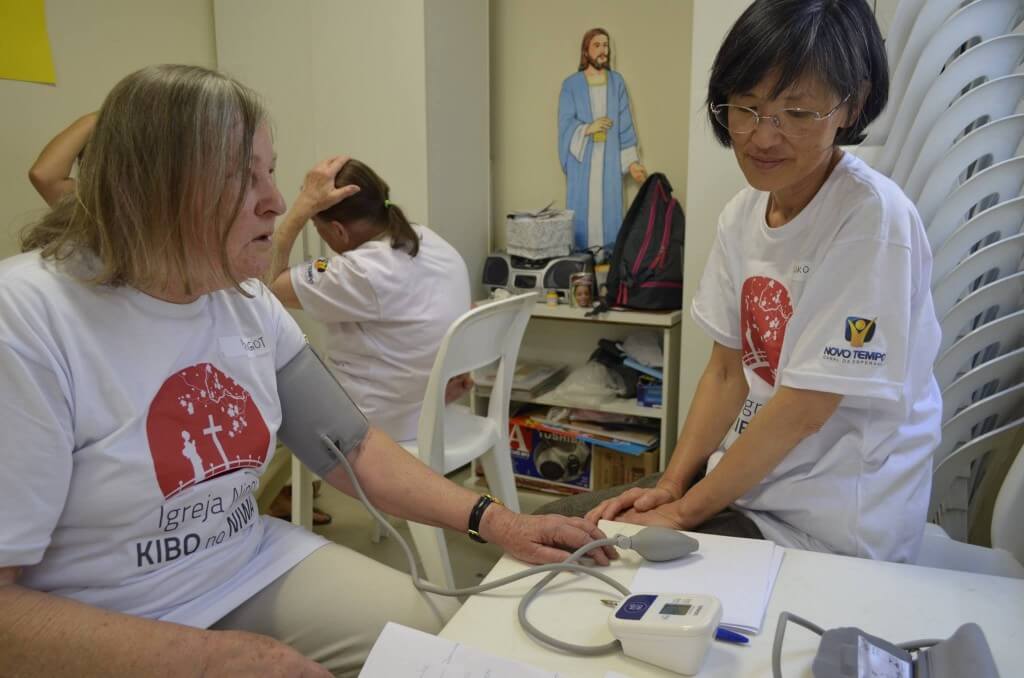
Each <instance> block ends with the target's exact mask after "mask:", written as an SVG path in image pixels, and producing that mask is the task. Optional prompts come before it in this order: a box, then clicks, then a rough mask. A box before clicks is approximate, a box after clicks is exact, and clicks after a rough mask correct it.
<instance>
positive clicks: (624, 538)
mask: <svg viewBox="0 0 1024 678" xmlns="http://www.w3.org/2000/svg"><path fill="white" fill-rule="evenodd" d="M320 439H321V440H322V441H323V442H324V444H326V445H327V446H328V447H329V448H331V449H332V450H334V452H335V453H337V458H338V459H339V460H340V461H341V464H342V467H343V468H344V469H345V473H346V475H348V479H349V480H350V481H351V482H352V487H353V489H355V491H356V495H357V496H358V497H359V500H360V501H361V502H362V503H363V506H365V507H366V510H367V511H369V513H370V515H371V516H373V518H374V520H376V521H377V522H378V523H380V525H381V526H382V527H383V528H384V530H385V531H386V532H387V533H388V534H389V535H391V536H392V537H393V538H394V539H395V541H396V542H397V543H398V545H399V546H401V547H402V551H404V552H405V558H406V560H407V561H408V562H409V572H410V576H411V577H412V582H413V585H414V586H415V587H416V588H417V589H419V590H420V591H424V592H426V593H433V594H436V595H439V596H469V595H474V594H477V593H484V592H485V591H491V590H493V589H496V588H499V587H502V586H505V585H507V584H511V583H512V582H516V581H519V580H520V579H524V578H526V577H530V576H533V575H535V574H538V573H540V572H548V573H549V574H548V576H546V577H544V579H542V580H541V581H539V582H538V583H537V584H536V585H534V586H533V588H531V589H530V590H529V592H527V594H526V595H525V596H523V598H522V600H521V601H520V602H519V609H518V616H519V623H520V624H522V626H523V629H524V630H525V631H526V632H527V633H529V634H530V635H531V636H533V637H534V638H536V639H537V640H540V641H541V642H544V643H547V644H548V645H551V646H553V647H556V648H559V649H562V650H567V651H569V652H574V653H576V654H580V655H585V656H594V655H602V654H608V653H611V652H616V651H618V650H619V649H620V648H621V647H622V643H620V642H619V641H618V640H615V641H612V642H610V643H605V644H604V645H576V644H574V643H567V642H565V641H561V640H558V639H557V638H554V637H552V636H549V635H548V634H546V633H544V632H543V631H541V630H540V629H538V628H537V627H536V626H534V625H533V624H532V623H530V621H529V620H528V619H527V617H526V610H527V608H528V607H529V605H530V603H532V602H533V600H534V599H535V598H536V597H537V595H538V594H539V593H540V592H541V590H542V589H543V588H544V587H545V586H547V585H548V583H550V582H551V580H552V579H554V578H555V577H556V576H558V574H559V573H560V572H578V573H582V574H588V575H590V576H591V577H594V578H596V579H600V580H601V581H603V582H604V583H606V584H608V585H609V586H611V587H612V588H614V589H615V590H616V591H618V592H619V593H621V594H622V595H624V596H628V595H630V593H631V592H630V590H629V589H628V588H627V587H626V586H624V585H623V584H621V583H619V582H617V581H615V580H614V579H612V578H611V577H609V576H608V575H606V574H605V573H603V572H600V571H598V570H595V569H594V568H592V567H587V566H586V565H582V564H579V563H578V562H576V561H578V560H579V559H580V558H582V557H583V556H584V555H585V554H586V553H587V552H589V551H591V550H593V549H595V548H599V547H601V546H616V547H618V548H622V549H633V550H635V551H637V552H639V553H640V555H641V556H643V557H644V558H645V559H646V560H651V561H666V560H675V559H677V558H680V557H682V556H684V555H686V554H687V553H691V552H693V551H695V550H696V548H697V540H695V539H693V538H692V537H688V536H686V535H683V534H681V533H678V532H674V531H672V530H667V529H664V528H645V529H644V530H642V531H641V532H639V533H637V534H635V535H633V536H629V535H624V534H618V535H615V536H614V537H608V538H605V539H596V540H594V541H592V542H590V543H589V544H585V545H583V546H581V547H580V548H578V549H576V550H575V551H574V552H573V553H572V554H571V555H569V557H568V558H566V560H565V561H564V562H561V563H549V564H547V565H534V566H533V567H530V568H527V569H526V570H523V571H522V572H517V573H516V574H512V575H509V576H507V577H502V578H501V579H497V580H495V581H492V582H489V583H487V584H479V585H477V586H468V587H465V588H460V589H446V588H442V587H440V586H437V585H435V584H432V583H431V582H429V581H426V580H424V579H421V578H420V573H419V567H417V565H416V558H415V556H414V555H413V553H412V549H411V548H410V547H409V544H408V543H407V542H406V541H405V538H404V537H402V535H401V534H400V533H399V532H398V530H396V529H395V527H394V526H393V525H392V524H391V523H389V522H388V521H387V519H386V518H384V516H383V515H381V513H380V511H378V510H377V509H376V508H374V506H373V504H371V503H370V500H369V499H368V498H367V496H366V493H365V492H363V488H362V485H360V484H359V480H358V479H357V478H356V474H355V470H353V468H352V465H351V464H350V463H349V461H348V458H347V457H346V456H345V454H344V453H343V452H342V451H341V450H340V449H339V448H338V446H337V445H336V444H335V442H334V441H333V440H331V439H330V437H328V436H326V435H321V436H320ZM669 533H670V534H671V535H672V536H671V537H667V538H666V535H667V534H669Z"/></svg>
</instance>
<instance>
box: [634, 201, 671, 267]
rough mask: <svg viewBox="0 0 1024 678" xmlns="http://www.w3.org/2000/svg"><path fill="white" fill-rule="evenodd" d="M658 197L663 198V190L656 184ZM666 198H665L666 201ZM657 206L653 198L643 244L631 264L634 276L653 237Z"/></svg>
mask: <svg viewBox="0 0 1024 678" xmlns="http://www.w3.org/2000/svg"><path fill="white" fill-rule="evenodd" d="M658 196H660V197H665V189H663V188H662V187H661V184H658ZM667 199H668V198H667V197H666V200H667ZM657 205H658V198H657V197H655V199H654V204H653V205H651V215H650V217H648V219H647V232H646V233H645V234H644V242H643V244H641V245H640V251H639V252H638V253H637V257H636V261H635V262H633V275H634V276H635V275H636V274H637V272H638V271H639V270H640V264H642V263H643V261H644V257H645V256H646V255H647V248H648V247H650V246H651V237H652V236H653V235H654V216H655V214H656V212H655V211H654V210H655V208H656V207H657Z"/></svg>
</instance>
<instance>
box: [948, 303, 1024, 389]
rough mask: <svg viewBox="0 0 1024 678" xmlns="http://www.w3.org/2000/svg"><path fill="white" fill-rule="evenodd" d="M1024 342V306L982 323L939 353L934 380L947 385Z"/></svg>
mask: <svg viewBox="0 0 1024 678" xmlns="http://www.w3.org/2000/svg"><path fill="white" fill-rule="evenodd" d="M1022 345H1024V310H1021V311H1016V312H1014V313H1010V314H1009V315H1006V316H1003V317H1002V318H999V319H998V320H994V321H992V322H990V323H986V324H984V325H982V326H981V327H979V328H978V329H976V330H974V331H973V332H969V333H967V334H966V335H964V337H963V338H962V339H960V340H959V341H957V342H956V343H955V344H953V345H952V346H950V347H949V349H948V350H946V351H945V352H943V353H940V354H939V357H938V359H937V360H936V361H935V369H934V373H935V381H936V382H938V384H939V388H940V389H944V388H946V387H947V386H949V385H950V384H952V383H953V381H955V380H956V379H957V378H959V377H960V376H961V375H962V374H965V373H967V372H968V371H969V370H971V369H973V368H974V367H977V366H978V365H980V364H981V363H983V362H985V361H988V360H993V359H995V358H998V357H999V356H1001V355H1005V354H1006V353H1009V352H1010V351H1013V350H1016V349H1018V348H1020V347H1021V346H1022Z"/></svg>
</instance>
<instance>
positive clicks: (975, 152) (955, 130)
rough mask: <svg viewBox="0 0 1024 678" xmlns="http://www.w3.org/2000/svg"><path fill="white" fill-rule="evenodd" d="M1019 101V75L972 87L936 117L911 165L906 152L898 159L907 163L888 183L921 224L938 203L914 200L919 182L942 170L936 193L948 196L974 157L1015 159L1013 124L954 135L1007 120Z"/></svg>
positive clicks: (1022, 80)
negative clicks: (918, 215) (907, 202)
mask: <svg viewBox="0 0 1024 678" xmlns="http://www.w3.org/2000/svg"><path fill="white" fill-rule="evenodd" d="M1022 37H1024V36H1022ZM1022 96H1024V74H1014V75H1004V76H1003V77H1001V78H996V79H995V80H990V81H989V82H986V83H985V84H983V85H980V86H978V87H975V88H974V89H972V90H971V91H969V92H967V93H966V94H964V95H963V96H962V97H960V98H959V99H957V100H956V101H955V102H954V103H953V105H952V106H950V107H949V108H948V109H946V110H945V111H944V112H943V113H942V115H941V116H940V117H939V119H938V120H937V121H936V122H935V124H934V125H933V126H932V128H931V130H930V132H929V133H928V139H927V141H925V143H924V146H923V147H922V148H921V152H920V153H919V154H918V155H917V157H916V159H915V160H913V161H911V160H910V159H909V157H910V156H909V153H908V154H907V155H906V156H903V157H904V158H907V162H906V163H904V164H903V165H902V166H901V167H897V168H896V171H894V172H893V174H892V179H893V181H895V182H896V183H898V184H899V185H900V186H903V190H904V192H905V193H906V194H907V197H908V198H910V199H911V200H913V201H915V202H916V203H917V210H918V212H920V213H921V218H922V219H924V220H925V221H926V222H927V221H928V220H929V219H931V218H932V217H933V216H934V215H935V208H936V207H937V204H938V202H941V198H940V200H938V201H936V200H934V199H931V200H929V201H926V202H922V201H921V200H919V199H920V198H921V197H922V196H923V195H924V184H925V182H926V181H927V180H929V179H930V178H931V177H932V175H933V174H934V173H935V171H936V170H937V169H939V168H940V167H941V168H943V171H944V175H943V176H942V177H941V178H939V179H936V180H935V181H936V182H939V184H940V186H939V188H940V189H942V190H944V192H945V195H949V193H950V191H952V190H953V188H954V187H955V185H956V177H957V175H959V174H960V173H962V172H964V171H965V170H966V169H967V167H968V165H969V164H970V163H972V162H974V161H975V160H977V159H978V158H979V157H982V156H983V155H986V154H992V155H993V157H996V156H998V159H997V160H996V161H995V162H1002V161H1003V160H1008V159H1009V158H1011V157H1013V156H1014V155H1016V153H1015V152H1014V151H1016V150H1017V146H1018V145H1019V144H1020V135H1019V134H1018V133H1017V130H1018V129H1019V127H1018V123H1016V122H1015V121H1012V120H1011V121H1010V122H1008V123H1006V124H1002V125H997V126H994V127H993V126H990V125H988V124H985V125H982V126H981V127H978V128H977V129H973V130H971V132H970V133H969V134H967V135H965V136H964V137H963V138H960V135H961V134H963V131H964V130H965V129H966V128H967V127H968V126H969V125H971V124H972V123H974V122H976V121H978V120H984V121H986V122H989V121H996V120H1002V119H1004V118H1009V117H1011V116H1013V115H1014V111H1016V110H1017V105H1018V104H1019V103H1020V100H1021V97H1022ZM983 130H984V131H983ZM982 131H983V132H982ZM978 132H982V134H977V133H978ZM968 156H969V157H968ZM946 178H948V182H947V181H945V179H946ZM933 190H934V189H933Z"/></svg>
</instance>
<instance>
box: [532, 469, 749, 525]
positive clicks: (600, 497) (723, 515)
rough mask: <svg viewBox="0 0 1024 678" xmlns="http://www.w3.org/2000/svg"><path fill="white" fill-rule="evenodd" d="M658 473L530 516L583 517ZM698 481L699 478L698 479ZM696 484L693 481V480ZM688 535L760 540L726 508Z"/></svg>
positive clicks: (646, 484)
mask: <svg viewBox="0 0 1024 678" xmlns="http://www.w3.org/2000/svg"><path fill="white" fill-rule="evenodd" d="M661 475H662V474H661V473H654V474H652V475H649V476H644V477H643V478H641V479H640V480H637V481H636V482H632V483H626V484H625V485H616V486H615V487H609V488H607V489H604V490H594V491H593V492H584V493H582V494H574V495H570V496H568V497H563V498H561V499H556V500H555V501H552V502H548V503H547V504H544V505H543V506H541V507H540V508H539V509H537V510H536V511H534V513H538V514H539V513H557V514H558V515H563V516H584V515H586V514H587V512H588V511H590V510H591V509H592V508H594V507H596V506H597V505H598V504H600V503H601V502H602V501H604V500H605V499H611V498H613V497H617V496H619V495H620V494H622V493H623V492H625V491H626V490H628V489H630V488H632V487H654V486H655V485H657V484H658V479H659V478H661ZM698 480H699V478H698ZM695 482H696V481H695ZM689 531H690V532H703V533H704V534H720V535H724V536H726V537H746V538H747V539H764V535H763V534H761V530H759V529H758V528H757V524H756V523H755V522H754V521H753V520H751V519H750V518H748V517H747V516H745V515H743V514H742V513H740V512H739V511H737V510H735V509H733V508H727V509H725V510H723V511H721V512H719V513H717V514H716V515H713V516H711V517H710V518H708V519H707V520H706V521H704V522H703V523H702V524H700V525H698V526H697V527H695V528H693V529H692V530H689Z"/></svg>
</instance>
